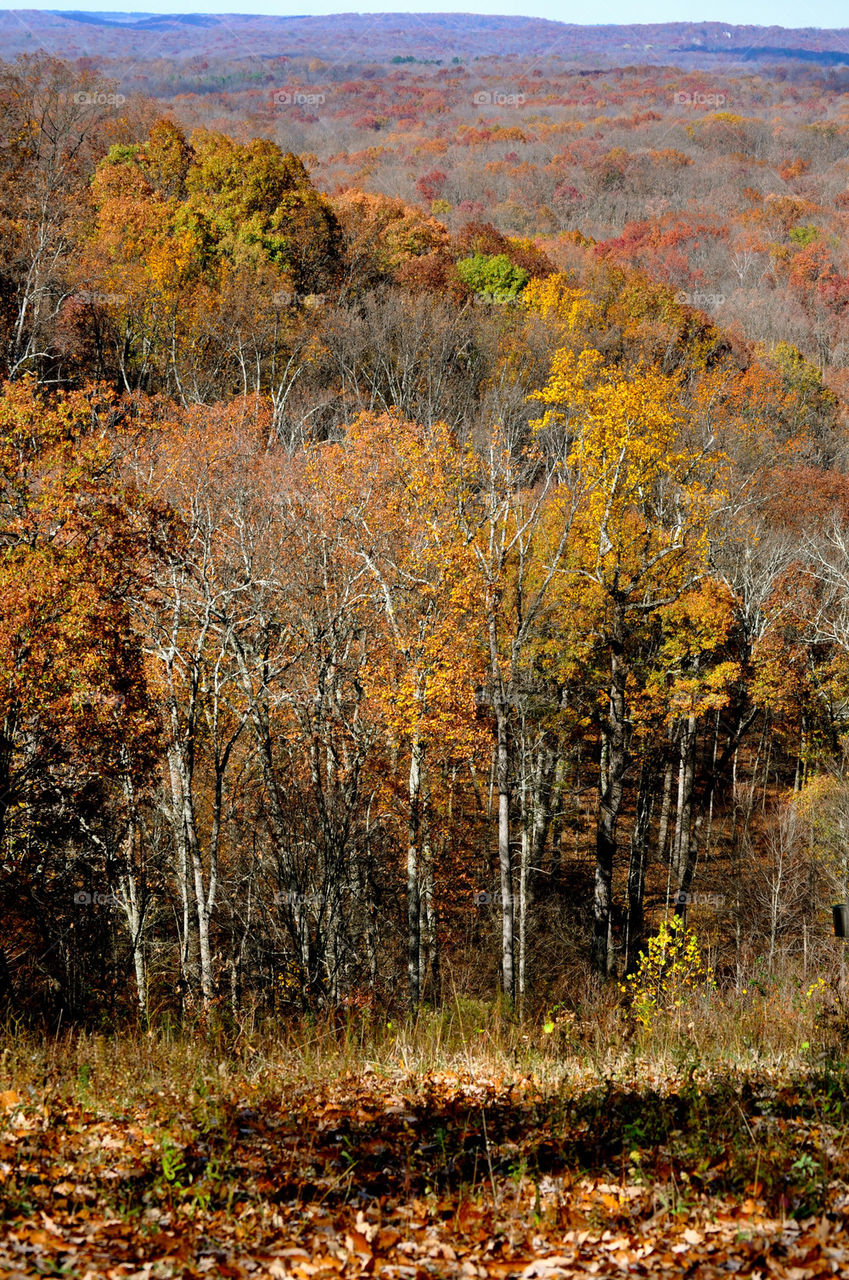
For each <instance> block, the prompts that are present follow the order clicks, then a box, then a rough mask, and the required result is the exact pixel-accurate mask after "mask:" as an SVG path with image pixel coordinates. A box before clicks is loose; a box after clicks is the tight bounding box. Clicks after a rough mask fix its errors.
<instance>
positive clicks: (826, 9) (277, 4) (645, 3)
mask: <svg viewBox="0 0 849 1280" xmlns="http://www.w3.org/2000/svg"><path fill="white" fill-rule="evenodd" d="M0 8H10V9H51V10H54V11H55V10H63V9H76V10H87V11H90V12H92V11H98V12H108V11H114V10H115V8H116V5H115V0H82V3H81V2H80V0H76V3H74V0H49V2H48V3H39V2H38V0H28V2H27V3H24V4H13V5H9V4H6V5H4V4H3V3H2V0H0ZM138 11H139V12H144V13H274V14H280V15H281V16H282V15H295V14H307V13H350V12H357V11H359V12H362V13H434V12H436V13H446V12H449V11H450V12H459V13H492V14H510V15H516V16H521V17H537V18H552V19H554V20H556V21H559V22H577V23H631V22H705V21H713V22H728V23H744V24H748V23H751V24H755V25H759V26H773V25H778V26H785V27H800V26H806V27H842V28H844V29H846V28H849V0H809V3H807V4H804V5H800V4H799V3H798V0H593V2H592V3H590V4H588V3H586V0H584V2H583V3H579V2H578V0H365V3H362V4H361V5H358V4H355V3H350V0H347V2H346V0H289V2H288V3H287V2H286V0H144V4H143V5H139V10H138Z"/></svg>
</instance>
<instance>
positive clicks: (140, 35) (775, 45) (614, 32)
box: [0, 9, 849, 69]
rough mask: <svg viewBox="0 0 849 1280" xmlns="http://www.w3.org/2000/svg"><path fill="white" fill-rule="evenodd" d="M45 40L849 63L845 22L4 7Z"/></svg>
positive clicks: (391, 53)
mask: <svg viewBox="0 0 849 1280" xmlns="http://www.w3.org/2000/svg"><path fill="white" fill-rule="evenodd" d="M37 49H44V50H46V51H47V52H49V53H52V54H54V55H55V56H57V57H63V58H69V59H77V58H86V59H95V60H99V59H102V60H105V61H110V60H122V59H127V58H132V59H140V60H147V59H151V58H157V59H163V58H164V59H178V60H179V59H188V58H206V57H215V58H245V57H258V58H268V57H280V56H291V57H316V58H327V57H334V58H337V57H339V56H344V57H345V58H346V60H350V61H361V62H365V61H370V62H391V61H392V59H393V58H395V59H397V58H399V57H407V58H410V57H413V58H416V59H417V60H418V59H421V60H423V61H424V60H429V61H434V62H436V61H439V62H450V61H451V60H452V59H454V58H459V59H463V60H467V59H471V58H480V57H483V58H487V57H499V58H510V57H513V56H516V57H521V58H527V57H534V58H541V59H562V60H563V61H564V63H566V64H568V65H569V66H570V67H575V66H588V65H592V66H596V67H599V68H605V67H613V66H623V65H641V64H658V63H671V64H673V65H677V66H681V67H686V68H692V69H708V68H714V67H717V66H723V67H726V66H727V67H729V68H730V67H735V66H741V65H747V64H748V65H751V63H752V62H758V63H763V64H770V63H783V62H791V63H792V62H797V63H807V64H811V63H819V64H821V65H823V66H834V65H839V64H841V63H844V62H845V63H846V64H847V65H849V28H844V29H842V30H817V29H814V28H805V29H791V28H784V27H777V26H773V27H755V26H731V25H729V24H727V23H720V22H672V23H649V24H629V25H620V26H581V25H577V24H574V23H561V22H553V21H551V20H548V19H545V18H524V17H504V16H500V15H491V16H488V15H483V14H462V13H432V14H391V13H389V14H387V13H381V14H358V13H341V14H333V15H329V16H302V17H293V16H286V17H277V16H267V15H253V16H252V15H247V14H152V13H123V12H120V11H113V12H107V13H92V12H88V11H86V10H77V11H73V12H64V11H58V10H34V9H6V10H0V50H2V57H3V58H5V59H12V58H14V57H16V56H17V55H18V54H21V53H32V52H35V51H36V50H37Z"/></svg>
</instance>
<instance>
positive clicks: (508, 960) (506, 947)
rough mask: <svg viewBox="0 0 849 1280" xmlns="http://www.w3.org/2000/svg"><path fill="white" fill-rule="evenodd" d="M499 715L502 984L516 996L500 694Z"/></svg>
mask: <svg viewBox="0 0 849 1280" xmlns="http://www.w3.org/2000/svg"><path fill="white" fill-rule="evenodd" d="M495 717H496V734H497V743H496V780H497V784H498V869H499V873H500V879H501V985H502V988H503V991H504V994H505V995H506V996H507V997H508V998H509V999H510V1000H513V999H515V996H516V986H515V978H514V974H513V919H514V912H513V862H512V856H511V851H510V743H509V734H508V726H507V707H506V705H505V704H504V701H503V699H502V698H501V696H500V695H499V696H498V702H497V706H496V710H495Z"/></svg>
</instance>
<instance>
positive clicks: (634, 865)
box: [625, 759, 657, 973]
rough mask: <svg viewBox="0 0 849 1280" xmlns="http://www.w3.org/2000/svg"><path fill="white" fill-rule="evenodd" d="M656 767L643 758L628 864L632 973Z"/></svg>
mask: <svg viewBox="0 0 849 1280" xmlns="http://www.w3.org/2000/svg"><path fill="white" fill-rule="evenodd" d="M656 777H657V770H656V768H653V767H652V766H651V765H650V764H649V763H648V761H646V760H645V759H644V760H643V763H642V767H641V769H640V786H639V790H638V792H637V815H636V820H635V822H634V830H633V832H632V834H631V858H630V862H629V866H628V933H627V936H626V939H625V971H626V973H632V972H633V970H634V969H635V968H636V966H637V958H638V956H639V952H640V946H641V944H642V941H643V893H644V890H645V881H646V864H647V863H648V852H649V830H650V826H651V811H652V802H653V799H654V797H653V789H654V783H655V780H656Z"/></svg>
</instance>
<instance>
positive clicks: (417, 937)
mask: <svg viewBox="0 0 849 1280" xmlns="http://www.w3.org/2000/svg"><path fill="white" fill-rule="evenodd" d="M421 784H422V744H421V739H420V738H419V736H418V734H416V736H415V738H414V739H413V746H412V751H411V753H410V781H409V813H408V839H407V994H408V998H409V1002H410V1011H411V1012H412V1013H415V1012H416V1010H417V1009H418V1007H419V1001H420V1000H421V971H420V968H419V951H420V947H421V900H420V896H419V833H420V827H421V809H420V799H421Z"/></svg>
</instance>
